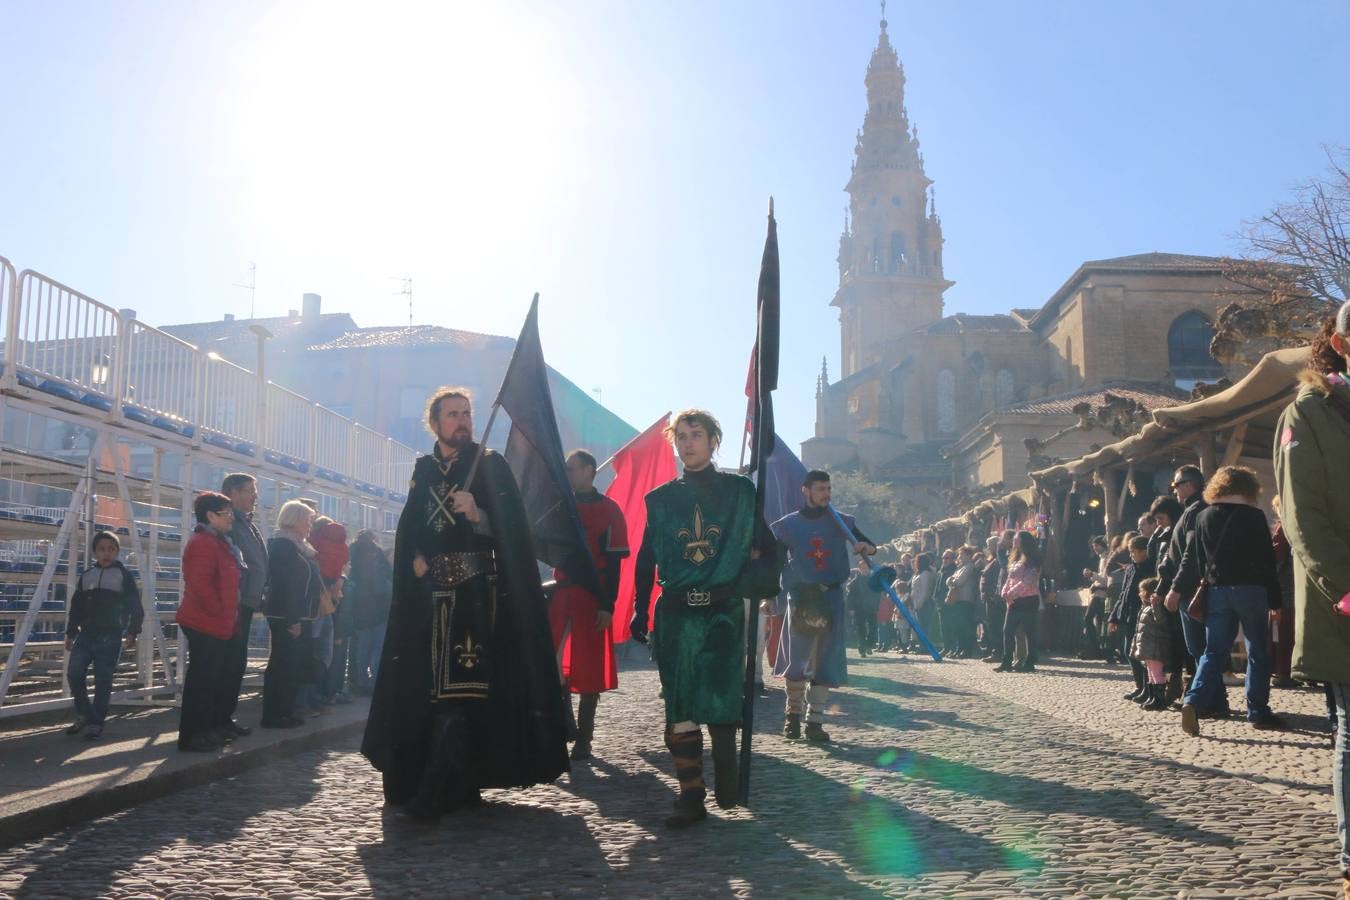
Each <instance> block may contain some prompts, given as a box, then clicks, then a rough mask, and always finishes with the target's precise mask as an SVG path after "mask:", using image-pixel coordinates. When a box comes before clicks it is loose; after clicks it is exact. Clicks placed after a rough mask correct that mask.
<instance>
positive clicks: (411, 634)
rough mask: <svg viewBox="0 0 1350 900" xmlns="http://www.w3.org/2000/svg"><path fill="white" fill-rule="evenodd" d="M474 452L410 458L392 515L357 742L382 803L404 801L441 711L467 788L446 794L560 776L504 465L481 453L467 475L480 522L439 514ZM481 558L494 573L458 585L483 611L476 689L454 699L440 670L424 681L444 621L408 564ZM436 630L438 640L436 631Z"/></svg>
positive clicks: (551, 696) (545, 655) (526, 547)
mask: <svg viewBox="0 0 1350 900" xmlns="http://www.w3.org/2000/svg"><path fill="white" fill-rule="evenodd" d="M477 453H478V445H477V444H472V445H469V446H467V447H465V448H463V450H462V451H461V452H460V453H459V455H458V457H457V458H456V459H455V460H454V461H453V462H451V463H450V464H449V465H448V466H447V465H446V464H445V463H444V461H443V459H442V457H441V452H440V447H439V446H437V447H436V449H435V451H434V452H433V454H432V455H429V456H423V457H419V458H418V460H417V464H416V467H415V468H414V470H413V479H412V483H411V484H410V485H409V489H408V502H407V504H406V505H405V506H404V508H403V513H402V515H401V516H400V517H399V522H398V531H397V534H396V537H395V544H394V573H393V578H394V584H393V602H392V604H391V606H390V610H389V624H388V628H387V630H386V635H385V642H384V650H383V653H382V655H381V658H380V671H379V675H378V677H377V679H376V682H375V689H374V694H373V696H372V698H371V703H370V716H369V718H368V719H367V721H366V731H365V737H364V738H363V740H362V742H361V753H362V754H363V755H364V756H365V757H366V758H367V759H369V760H370V762H371V764H372V765H373V766H374V767H375V768H376V769H378V770H380V771H381V772H382V773H383V774H384V794H385V798H386V799H387V800H389V801H390V802H392V803H404V802H406V801H408V800H409V799H411V798H412V797H413V796H414V795H415V794H416V793H417V790H418V785H419V783H420V781H421V778H422V773H423V770H424V768H425V767H426V766H427V763H428V754H429V753H430V752H431V747H432V745H433V742H432V741H431V732H432V723H433V720H434V719H435V717H436V716H437V714H438V712H444V711H445V710H446V709H447V708H449V707H454V708H455V710H456V715H457V716H458V718H457V719H456V721H458V722H462V723H463V725H462V727H463V728H464V730H465V734H464V735H463V742H462V745H461V746H462V750H461V751H460V752H462V753H463V754H464V760H463V765H462V767H457V768H460V769H461V771H462V778H463V781H464V782H466V783H462V784H460V785H457V786H456V787H458V788H466V789H470V790H472V789H476V788H510V787H526V786H529V785H532V784H541V783H546V782H550V781H552V780H553V779H555V778H557V777H558V776H559V775H561V774H562V773H563V772H566V771H568V762H567V745H566V712H565V711H564V709H563V701H562V693H561V691H560V690H559V676H558V664H557V660H556V659H555V657H554V653H553V644H552V639H551V636H550V632H549V625H548V616H547V605H546V601H545V599H544V595H543V591H542V589H541V587H540V578H539V569H538V566H537V564H536V562H535V558H534V549H533V546H532V543H531V540H530V531H529V525H528V522H527V520H526V518H525V511H524V507H523V505H522V504H521V498H520V493H519V490H518V489H517V487H516V481H515V478H514V477H513V476H512V474H511V470H510V468H509V466H508V465H507V463H506V460H505V459H503V458H502V457H501V456H500V455H499V454H497V453H495V452H493V451H491V450H486V451H485V452H484V453H483V457H482V461H481V463H480V464H479V468H478V472H477V474H476V475H475V480H474V483H473V485H472V487H471V492H472V494H473V497H474V501H475V502H476V503H477V505H478V508H479V509H480V510H481V511H482V512H483V513H484V515H485V521H484V522H482V523H480V525H479V526H472V525H470V524H468V523H467V522H465V521H464V520H463V517H460V516H454V517H447V516H445V515H444V510H447V509H449V507H450V500H449V499H447V497H446V495H447V493H448V492H449V491H453V490H458V489H459V486H460V485H462V484H463V483H464V480H465V477H466V476H467V474H468V470H469V468H470V466H471V464H472V460H473V458H474V456H475V455H476V454H477ZM438 514H439V515H440V518H439V519H438V518H437V515H438ZM448 523H453V524H448ZM486 551H491V553H492V555H493V558H494V560H495V564H494V566H493V569H494V570H495V571H492V572H489V573H487V574H486V575H483V576H479V577H476V578H473V579H472V580H471V581H469V582H467V583H466V584H465V585H464V586H463V587H462V588H461V591H470V590H471V591H475V592H478V593H475V594H473V595H472V597H473V598H474V599H475V601H476V602H479V603H480V604H481V609H483V610H489V609H490V610H491V612H490V614H488V613H484V614H483V616H482V617H481V618H480V620H479V622H478V626H479V627H477V628H476V629H475V630H476V639H477V640H478V641H479V643H478V644H477V645H475V651H476V652H477V653H478V654H479V658H478V665H477V666H476V668H475V669H474V670H473V672H474V680H475V681H481V682H482V683H483V685H484V686H483V689H482V691H481V692H480V693H476V692H475V691H474V690H472V689H471V690H469V691H468V693H467V694H456V693H455V692H453V691H447V690H446V689H445V685H444V675H443V674H442V675H441V676H440V677H438V676H437V675H434V674H433V669H434V668H435V665H434V663H433V658H434V654H435V653H436V650H435V648H434V647H433V634H434V633H438V632H437V629H436V628H435V627H434V622H435V620H436V619H437V617H438V616H445V615H446V613H445V612H444V611H443V609H444V604H443V603H442V604H441V607H440V608H439V609H438V603H437V600H436V599H435V598H434V597H433V593H434V591H436V590H437V587H436V585H435V579H434V578H433V577H432V576H431V575H428V577H426V578H417V577H416V576H415V575H414V574H413V568H412V565H413V559H414V557H416V555H417V554H418V553H419V552H420V553H421V554H422V555H423V557H424V558H425V559H426V560H427V561H428V562H431V561H432V558H433V557H434V556H435V555H436V554H438V553H472V552H478V553H485V552H486ZM489 575H495V578H489V577H488V576H489ZM487 592H491V594H490V595H489V594H488V593H487ZM465 596H469V595H465ZM439 635H440V638H439V640H442V641H443V640H444V639H445V635H446V632H445V629H444V626H442V629H441V631H440V632H439ZM484 635H485V636H486V638H485V639H484ZM454 639H455V638H452V640H454ZM456 649H459V648H456ZM442 658H443V657H442ZM465 683H467V682H465ZM438 688H439V689H438Z"/></svg>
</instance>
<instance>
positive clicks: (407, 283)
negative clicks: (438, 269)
mask: <svg viewBox="0 0 1350 900" xmlns="http://www.w3.org/2000/svg"><path fill="white" fill-rule="evenodd" d="M394 280H395V281H401V282H403V290H401V291H394V293H395V294H396V295H401V296H406V297H407V298H408V327H409V328H411V327H413V304H412V276H411V275H395V276H394Z"/></svg>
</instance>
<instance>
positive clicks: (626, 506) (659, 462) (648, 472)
mask: <svg viewBox="0 0 1350 900" xmlns="http://www.w3.org/2000/svg"><path fill="white" fill-rule="evenodd" d="M669 420H670V414H669V413H667V414H666V415H664V416H662V417H661V418H659V419H657V420H656V421H655V422H654V423H653V424H652V426H651V427H650V428H648V429H647V430H646V431H644V432H642V434H640V435H638V436H637V437H635V438H633V439H632V440H631V441H629V442H628V443H627V444H625V445H624V447H623V448H622V449H621V450H619V452H618V453H616V454H614V462H613V463H612V465H613V466H614V481H613V482H611V483H610V485H609V490H607V491H605V496H606V497H608V498H609V499H611V500H613V501H614V502H615V503H617V504H619V509H621V510H623V518H624V521H625V522H626V523H627V524H628V546H629V548H630V550H631V551H632V552H630V553H629V554H628V556H627V557H626V558H625V559H624V560H623V565H622V566H621V567H620V569H619V597H618V599H617V600H615V601H614V623H613V624H612V625H611V626H610V634H611V636H612V637H613V638H614V642H615V643H620V642H622V641H626V640H628V620H629V619H631V618H632V617H633V584H634V573H635V572H636V570H637V555H638V548H639V547H641V546H642V532H643V531H645V530H646V528H647V504H646V503H644V502H643V501H644V499H645V498H646V496H647V493H648V492H649V491H651V490H652V489H654V488H658V487H660V486H661V485H663V484H665V483H666V482H667V481H671V480H673V479H674V478H675V451H674V450H672V449H671V446H670V442H669V441H668V440H666V436H665V433H664V429H665V427H666V422H668V421H669ZM660 595H661V588H660V586H659V585H658V586H656V587H655V588H654V589H653V590H652V603H653V604H655V603H656V598H657V597H659V596H660Z"/></svg>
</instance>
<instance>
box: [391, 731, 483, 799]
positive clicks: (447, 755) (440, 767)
mask: <svg viewBox="0 0 1350 900" xmlns="http://www.w3.org/2000/svg"><path fill="white" fill-rule="evenodd" d="M463 741H464V729H463V727H462V722H460V721H458V718H457V717H456V716H454V715H450V714H445V713H442V714H439V715H437V716H436V719H435V721H434V722H432V725H431V743H430V747H429V748H428V750H427V761H426V765H425V767H424V768H423V769H422V780H421V782H419V783H418V785H417V794H416V795H415V796H414V797H413V798H412V800H410V801H409V802H408V804H407V805H406V806H404V807H403V814H404V815H405V816H407V817H408V818H409V819H410V820H412V821H413V822H417V823H418V824H423V825H430V824H432V823H434V822H435V821H436V820H437V819H439V818H440V816H441V813H443V812H448V811H450V810H451V809H454V808H456V807H458V806H461V805H476V803H475V802H474V801H477V802H479V803H481V799H480V798H479V795H478V791H477V790H472V791H469V792H467V793H469V794H471V795H472V796H466V797H464V798H463V802H462V803H461V802H448V801H449V798H450V794H451V791H452V787H453V786H454V781H455V779H456V777H459V776H460V774H461V771H460V770H461V769H462V765H461V763H462V762H463Z"/></svg>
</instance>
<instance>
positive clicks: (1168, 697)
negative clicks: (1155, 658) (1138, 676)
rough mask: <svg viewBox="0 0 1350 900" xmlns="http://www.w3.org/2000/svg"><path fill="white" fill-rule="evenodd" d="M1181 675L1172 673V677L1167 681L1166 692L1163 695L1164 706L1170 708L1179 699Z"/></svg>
mask: <svg viewBox="0 0 1350 900" xmlns="http://www.w3.org/2000/svg"><path fill="white" fill-rule="evenodd" d="M1181 694H1182V690H1181V673H1180V672H1173V673H1172V677H1171V678H1169V679H1168V680H1167V690H1166V691H1165V692H1164V693H1163V700H1164V703H1163V705H1164V706H1171V705H1172V704H1173V703H1175V702H1176V701H1178V700H1180V699H1181Z"/></svg>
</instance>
